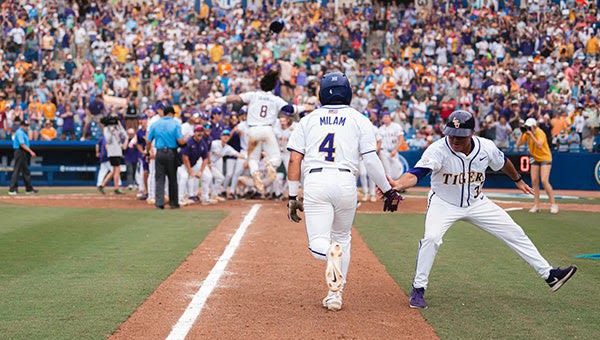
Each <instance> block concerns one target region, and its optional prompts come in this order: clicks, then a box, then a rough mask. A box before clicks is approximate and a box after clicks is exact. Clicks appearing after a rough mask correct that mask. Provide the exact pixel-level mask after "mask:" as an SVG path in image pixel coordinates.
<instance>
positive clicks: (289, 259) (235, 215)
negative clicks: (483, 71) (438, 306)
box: [0, 191, 600, 339]
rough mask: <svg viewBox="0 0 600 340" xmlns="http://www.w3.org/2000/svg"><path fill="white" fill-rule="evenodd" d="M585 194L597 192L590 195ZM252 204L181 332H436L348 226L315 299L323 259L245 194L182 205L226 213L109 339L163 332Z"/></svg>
mask: <svg viewBox="0 0 600 340" xmlns="http://www.w3.org/2000/svg"><path fill="white" fill-rule="evenodd" d="M513 192H514V191H513ZM561 194H563V195H564V194H573V193H567V192H561ZM577 194H579V195H581V194H582V193H581V192H578V193H577ZM587 194H588V195H592V196H593V197H597V196H596V195H597V194H596V193H587ZM0 202H6V203H11V204H25V205H39V206H68V207H86V208H92V207H93V208H100V207H107V208H144V209H153V207H152V206H150V205H147V204H145V203H144V202H140V201H136V200H134V198H133V197H132V196H131V195H127V196H114V195H107V196H100V195H93V194H73V195H47V196H17V197H0ZM253 204H260V205H261V208H260V210H259V211H258V214H257V216H256V218H255V219H254V221H253V222H252V223H251V224H250V226H249V227H248V230H247V232H246V234H245V236H244V237H243V238H242V241H241V244H240V246H239V248H237V250H236V252H235V253H234V255H233V257H232V260H231V262H230V263H229V265H228V266H227V267H226V272H225V274H224V276H223V277H221V279H220V280H219V282H218V284H217V286H216V288H215V289H214V290H213V291H212V294H211V295H210V296H209V297H208V300H207V301H206V304H205V306H204V309H203V310H202V312H201V314H200V316H199V317H198V319H197V320H195V322H194V324H193V326H192V328H191V330H190V332H189V335H188V338H190V339H198V338H206V339H216V338H218V339H232V338H251V339H254V338H267V339H275V338H278V339H280V338H361V339H362V338H372V339H399V338H419V339H427V338H437V336H436V334H435V333H434V331H433V329H432V328H431V327H430V326H429V325H428V324H427V323H426V321H425V319H424V318H423V317H422V316H421V314H420V313H419V312H418V311H416V310H412V309H410V308H408V302H407V297H406V295H405V294H404V292H403V291H402V290H401V289H400V288H399V287H398V285H397V284H396V283H395V282H394V280H393V279H392V278H391V277H390V276H389V274H388V273H387V272H386V270H385V268H384V266H383V265H382V264H381V263H380V262H379V261H378V259H377V258H376V257H375V256H374V255H373V254H372V253H371V251H370V250H369V249H368V248H367V246H366V245H365V243H364V242H363V240H362V239H361V238H360V236H359V235H358V233H354V234H353V236H354V237H353V245H352V263H351V266H350V273H349V279H348V280H349V281H348V285H347V287H346V289H345V292H344V307H343V309H342V310H341V311H339V312H328V311H326V310H325V309H323V307H322V306H321V299H322V298H323V297H324V296H325V294H326V291H327V289H326V287H325V284H324V279H323V276H324V275H323V272H324V263H323V262H320V261H317V260H315V259H314V258H313V257H312V256H311V255H310V254H309V252H308V251H307V249H306V234H305V230H304V224H303V223H300V224H295V223H291V222H289V221H288V220H287V218H286V210H285V202H275V201H254V200H252V201H235V202H225V203H222V204H219V205H216V206H210V207H204V206H199V205H196V206H192V207H185V208H183V209H197V210H206V209H210V210H225V211H228V212H229V214H228V216H227V217H226V218H225V219H224V220H223V221H222V222H221V223H220V224H219V225H218V226H217V228H215V230H213V231H212V232H211V233H210V234H209V235H208V236H207V237H206V239H205V240H204V241H203V242H202V243H201V244H200V245H199V246H198V247H197V248H196V249H195V250H194V251H193V252H192V254H191V255H190V256H189V257H188V258H187V259H186V260H185V261H184V262H183V263H182V264H181V266H180V267H179V268H177V270H176V271H175V272H174V273H173V274H172V275H171V276H169V278H168V279H167V280H166V281H164V282H163V283H162V284H161V285H160V286H159V287H158V288H157V289H156V290H155V291H154V292H153V293H152V295H150V296H149V297H148V299H147V300H146V301H145V302H144V303H143V304H142V305H141V306H139V308H138V309H137V310H136V311H135V312H134V314H132V315H131V317H130V318H129V319H128V320H127V321H126V322H125V323H123V324H122V325H121V327H120V328H119V329H118V330H117V331H116V332H115V333H114V334H113V335H112V336H111V338H112V339H141V338H165V337H167V336H168V335H169V334H170V332H171V329H172V327H173V325H175V324H176V323H177V320H178V319H179V318H180V316H181V315H182V314H183V312H184V310H185V309H186V307H187V306H188V304H189V303H190V301H191V298H192V296H193V295H194V294H195V293H196V292H197V291H198V289H199V287H200V286H201V285H202V283H203V282H204V280H205V279H206V277H207V275H208V273H209V272H210V270H211V269H212V268H213V266H215V263H216V261H217V259H218V258H219V256H220V255H221V254H222V253H223V250H224V249H225V247H226V246H227V244H228V242H229V240H230V239H231V237H232V234H233V233H234V232H235V231H236V229H237V228H238V226H239V225H240V222H241V221H242V220H243V218H244V216H245V214H247V213H248V211H249V210H250V208H251V206H252V205H253ZM425 204H426V198H425V197H424V196H410V195H409V197H408V198H407V199H406V200H405V202H403V204H402V206H401V210H402V212H420V211H424V210H425ZM530 204H531V203H528V202H511V203H502V202H500V205H501V206H503V207H523V208H528V207H529V206H530ZM380 209H381V203H365V204H363V205H362V206H361V207H360V208H359V212H373V211H380ZM561 210H580V211H600V207H599V206H597V205H581V204H562V205H561ZM402 212H401V213H402ZM406 275H409V276H410V275H412V273H406Z"/></svg>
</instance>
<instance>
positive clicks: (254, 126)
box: [214, 71, 288, 195]
mask: <svg viewBox="0 0 600 340" xmlns="http://www.w3.org/2000/svg"><path fill="white" fill-rule="evenodd" d="M278 78H279V72H277V71H269V72H267V74H266V75H265V76H264V77H263V78H262V79H261V80H260V90H259V91H254V92H245V93H242V94H240V95H229V96H226V97H220V98H217V99H215V100H214V103H217V104H227V103H243V104H247V105H248V119H247V122H248V127H249V128H248V166H249V167H250V173H251V174H252V178H253V179H254V185H255V186H256V188H257V189H258V190H259V191H260V192H261V194H263V195H264V189H265V188H264V183H263V182H262V178H261V177H260V172H259V171H258V161H259V160H260V156H261V152H263V151H264V152H265V153H266V155H267V158H266V160H265V164H266V166H267V172H268V175H269V176H268V177H269V178H270V179H271V180H273V179H275V176H276V169H277V167H279V165H280V164H281V153H280V152H279V146H278V145H277V138H276V137H275V133H274V131H273V126H274V125H275V122H276V120H277V115H278V114H279V111H280V110H281V109H282V108H283V107H284V106H286V105H288V103H287V102H286V101H285V100H283V99H281V98H280V97H278V96H276V95H274V94H273V93H272V92H271V91H272V90H273V89H274V88H275V85H276V84H277V79H278Z"/></svg>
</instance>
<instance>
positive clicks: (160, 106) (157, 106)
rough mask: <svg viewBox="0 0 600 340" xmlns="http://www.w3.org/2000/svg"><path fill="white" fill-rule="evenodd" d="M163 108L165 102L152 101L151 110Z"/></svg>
mask: <svg viewBox="0 0 600 340" xmlns="http://www.w3.org/2000/svg"><path fill="white" fill-rule="evenodd" d="M164 108H165V104H163V102H161V101H158V102H156V103H154V105H152V110H154V111H156V110H163V109H164Z"/></svg>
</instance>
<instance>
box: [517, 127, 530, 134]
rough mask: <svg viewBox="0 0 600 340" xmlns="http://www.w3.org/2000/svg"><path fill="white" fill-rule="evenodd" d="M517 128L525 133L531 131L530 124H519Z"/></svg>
mask: <svg viewBox="0 0 600 340" xmlns="http://www.w3.org/2000/svg"><path fill="white" fill-rule="evenodd" d="M519 128H520V129H521V132H523V133H525V132H527V131H531V126H525V125H521V126H520V127H519Z"/></svg>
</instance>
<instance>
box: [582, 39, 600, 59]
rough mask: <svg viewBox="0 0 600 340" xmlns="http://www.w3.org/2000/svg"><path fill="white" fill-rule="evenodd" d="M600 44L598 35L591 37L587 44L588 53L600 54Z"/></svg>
mask: <svg viewBox="0 0 600 340" xmlns="http://www.w3.org/2000/svg"><path fill="white" fill-rule="evenodd" d="M599 45H600V41H599V40H598V37H596V36H595V35H594V36H592V37H591V38H589V39H588V41H587V43H586V45H585V49H586V51H587V54H590V55H596V54H598V47H600V46H599Z"/></svg>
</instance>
